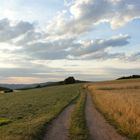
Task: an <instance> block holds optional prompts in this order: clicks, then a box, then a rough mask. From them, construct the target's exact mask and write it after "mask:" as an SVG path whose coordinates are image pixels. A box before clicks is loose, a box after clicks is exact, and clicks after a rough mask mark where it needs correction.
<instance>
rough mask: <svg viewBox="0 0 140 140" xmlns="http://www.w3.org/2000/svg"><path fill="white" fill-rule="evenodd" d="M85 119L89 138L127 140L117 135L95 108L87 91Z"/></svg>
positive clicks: (94, 139)
mask: <svg viewBox="0 0 140 140" xmlns="http://www.w3.org/2000/svg"><path fill="white" fill-rule="evenodd" d="M85 113H86V121H87V126H88V128H89V133H90V136H91V139H93V140H128V139H127V138H125V137H123V136H121V135H119V134H118V133H117V132H116V130H115V128H114V127H113V126H111V125H110V124H108V123H107V121H106V120H105V119H104V117H103V116H102V115H101V114H100V113H99V112H98V111H97V110H96V108H95V105H94V104H93V102H92V99H91V95H90V93H87V101H86V110H85Z"/></svg>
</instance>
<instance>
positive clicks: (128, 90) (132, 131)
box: [88, 80, 140, 140]
mask: <svg viewBox="0 0 140 140" xmlns="http://www.w3.org/2000/svg"><path fill="white" fill-rule="evenodd" d="M88 89H89V90H90V91H91V92H92V95H93V96H92V97H93V101H94V103H95V104H96V107H97V108H98V109H99V110H100V111H101V112H102V113H103V114H104V116H105V117H106V118H107V119H108V120H109V121H110V122H111V123H112V124H113V125H114V126H115V127H116V128H117V129H118V130H119V132H121V133H122V134H125V135H127V136H128V137H130V138H132V139H135V140H140V80H122V81H109V82H100V83H94V84H90V85H88Z"/></svg>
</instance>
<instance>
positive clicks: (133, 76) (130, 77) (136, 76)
mask: <svg viewBox="0 0 140 140" xmlns="http://www.w3.org/2000/svg"><path fill="white" fill-rule="evenodd" d="M136 78H140V75H131V76H126V77H125V76H124V77H120V78H118V79H117V80H123V79H136Z"/></svg>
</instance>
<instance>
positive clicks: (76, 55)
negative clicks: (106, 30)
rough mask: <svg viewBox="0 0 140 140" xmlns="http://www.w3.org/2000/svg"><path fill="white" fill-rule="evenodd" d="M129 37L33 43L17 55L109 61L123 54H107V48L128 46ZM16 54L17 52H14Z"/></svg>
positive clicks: (52, 58)
mask: <svg viewBox="0 0 140 140" xmlns="http://www.w3.org/2000/svg"><path fill="white" fill-rule="evenodd" d="M129 39H130V36H128V35H118V36H114V37H111V38H110V39H96V40H84V41H78V40H75V39H72V38H70V39H61V40H60V39H58V40H54V41H52V40H51V41H44V42H40V41H38V42H35V43H31V44H27V45H25V46H24V47H23V48H21V49H20V50H19V51H18V53H22V54H25V55H26V54H28V56H30V57H31V58H32V59H43V60H46V59H47V60H56V59H104V58H106V59H110V58H117V57H118V58H120V57H123V54H122V53H121V54H119V53H114V54H109V53H108V52H107V48H111V47H112V48H114V47H123V46H126V45H128V44H129ZM16 52H17V51H16Z"/></svg>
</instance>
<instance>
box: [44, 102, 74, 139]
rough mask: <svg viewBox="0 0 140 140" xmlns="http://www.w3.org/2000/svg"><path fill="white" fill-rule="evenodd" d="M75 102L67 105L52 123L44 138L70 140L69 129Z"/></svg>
mask: <svg viewBox="0 0 140 140" xmlns="http://www.w3.org/2000/svg"><path fill="white" fill-rule="evenodd" d="M73 108H74V104H71V105H69V106H68V107H66V108H65V109H64V110H63V111H62V113H61V114H60V115H59V116H58V117H57V118H56V119H55V120H53V122H52V123H51V124H50V126H49V127H48V129H47V132H46V135H45V137H44V139H43V140H68V134H69V133H68V129H69V120H70V117H71V112H72V110H73Z"/></svg>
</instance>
